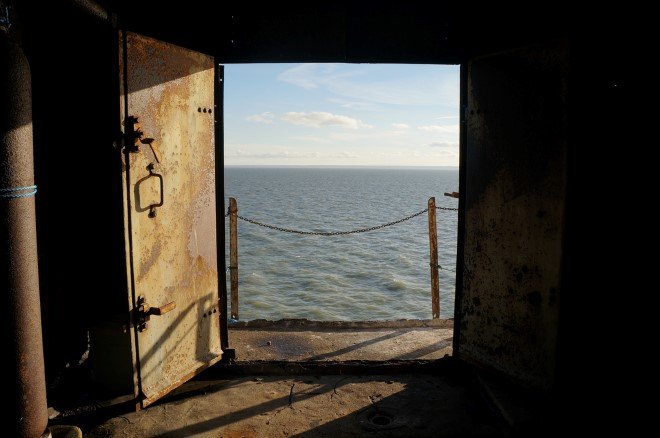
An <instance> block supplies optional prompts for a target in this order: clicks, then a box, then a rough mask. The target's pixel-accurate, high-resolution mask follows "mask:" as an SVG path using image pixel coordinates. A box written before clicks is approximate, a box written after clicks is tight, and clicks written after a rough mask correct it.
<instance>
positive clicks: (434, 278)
mask: <svg viewBox="0 0 660 438" xmlns="http://www.w3.org/2000/svg"><path fill="white" fill-rule="evenodd" d="M428 213H429V250H430V254H431V262H430V265H431V312H432V314H433V319H437V318H440V280H439V279H438V230H437V228H436V222H435V198H429V210H428Z"/></svg>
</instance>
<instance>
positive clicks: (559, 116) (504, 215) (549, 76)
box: [459, 43, 568, 388]
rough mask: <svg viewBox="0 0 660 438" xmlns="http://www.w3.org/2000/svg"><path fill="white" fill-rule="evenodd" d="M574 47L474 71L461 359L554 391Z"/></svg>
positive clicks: (511, 55) (475, 65)
mask: <svg viewBox="0 0 660 438" xmlns="http://www.w3.org/2000/svg"><path fill="white" fill-rule="evenodd" d="M567 58H568V49H567V47H566V46H565V45H562V44H561V43H553V44H551V45H547V46H544V47H534V48H528V49H521V50H515V51H511V52H508V53H504V54H498V55H493V56H487V57H482V58H479V59H476V60H473V61H471V62H470V63H469V65H468V90H467V93H468V99H467V102H468V115H467V157H466V172H467V173H466V186H465V189H464V190H466V196H465V206H466V215H465V236H464V238H465V247H464V276H463V284H464V288H463V295H462V301H461V303H460V304H461V308H462V317H461V318H460V324H461V325H460V339H459V346H460V353H459V354H460V355H461V357H462V358H465V359H468V360H471V361H473V362H477V363H479V364H483V365H486V366H488V367H492V368H495V369H497V370H500V371H503V372H504V373H505V374H507V375H509V376H512V377H514V378H517V379H519V380H522V381H523V382H525V383H527V384H529V385H531V386H534V387H540V388H549V387H551V386H552V385H553V383H554V370H555V364H556V351H557V346H556V343H557V329H558V313H559V312H558V310H559V298H560V281H561V272H560V271H561V270H560V267H561V259H562V241H563V223H564V208H565V192H566V171H567V168H566V156H567V128H566V102H565V101H566V86H567V70H568V69H567Z"/></svg>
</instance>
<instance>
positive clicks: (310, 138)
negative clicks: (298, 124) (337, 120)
mask: <svg viewBox="0 0 660 438" xmlns="http://www.w3.org/2000/svg"><path fill="white" fill-rule="evenodd" d="M289 140H294V141H306V142H312V143H326V144H327V143H330V140H328V139H327V138H324V137H316V136H314V135H292V136H290V137H289Z"/></svg>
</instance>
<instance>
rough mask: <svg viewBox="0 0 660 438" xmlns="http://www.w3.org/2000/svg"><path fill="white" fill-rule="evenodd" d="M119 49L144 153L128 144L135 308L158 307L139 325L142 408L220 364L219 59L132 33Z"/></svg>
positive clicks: (125, 111) (127, 102)
mask: <svg viewBox="0 0 660 438" xmlns="http://www.w3.org/2000/svg"><path fill="white" fill-rule="evenodd" d="M120 44H121V46H122V47H121V52H122V55H123V56H122V58H123V59H122V60H121V63H122V64H123V65H122V70H123V75H122V76H123V77H122V86H123V90H122V91H123V96H122V103H121V107H122V119H123V120H124V121H126V119H127V118H128V117H129V116H135V117H137V118H138V123H139V128H138V127H137V125H136V129H139V130H140V131H141V132H142V138H141V140H139V141H137V142H136V144H137V146H138V150H137V151H135V152H129V151H128V149H129V148H128V146H129V145H126V146H127V147H126V150H127V152H125V153H124V160H125V163H124V164H125V166H124V172H125V175H124V176H125V178H124V181H125V186H124V190H125V202H126V213H125V220H126V225H127V243H128V248H127V250H128V252H129V254H130V260H129V263H128V266H127V269H129V273H130V278H131V284H130V286H131V295H132V296H131V298H130V306H131V309H132V311H133V313H134V316H136V315H137V312H138V307H139V306H140V303H141V302H146V303H147V304H148V306H151V308H152V312H151V316H150V318H149V321H147V322H146V326H141V327H138V325H139V324H138V323H137V322H138V321H137V318H134V320H135V327H134V330H135V342H134V344H135V345H134V347H135V355H136V371H137V376H136V381H137V383H138V385H139V388H140V392H141V396H142V401H141V404H142V406H143V407H144V406H147V405H149V404H151V403H153V402H154V401H155V400H157V399H158V398H160V397H162V396H163V395H165V394H166V393H167V392H169V391H170V390H172V389H174V388H176V387H177V386H178V385H180V384H181V383H183V382H185V381H186V380H187V379H189V378H190V377H192V376H194V375H195V374H196V373H198V372H200V371H201V370H203V369H205V368H207V367H208V366H210V365H211V364H213V363H215V362H217V361H218V360H219V359H220V358H221V356H222V350H221V348H220V325H219V315H220V312H219V308H218V272H217V247H216V235H215V233H216V217H215V170H214V169H215V163H214V157H215V152H214V147H215V146H214V142H215V139H214V124H213V114H212V110H213V108H214V106H213V104H214V95H213V93H214V68H213V67H214V66H213V63H214V61H213V58H212V57H209V56H206V55H203V54H200V53H196V52H192V51H190V50H187V49H184V48H181V47H177V46H174V45H171V44H167V43H164V42H161V41H157V40H154V39H151V38H147V37H144V36H141V35H138V34H134V33H130V32H125V33H124V34H123V36H122V38H121V43H120ZM123 128H124V132H126V129H125V128H126V126H124V127H123ZM161 190H162V191H161ZM159 204H162V205H159ZM170 303H174V304H170ZM166 305H168V306H167V307H166V308H165V307H163V306H166ZM156 308H161V309H162V310H163V312H158V311H156V310H155V309H156ZM158 313H162V314H161V315H158Z"/></svg>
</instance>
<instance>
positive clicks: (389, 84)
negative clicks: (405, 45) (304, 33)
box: [277, 64, 459, 108]
mask: <svg viewBox="0 0 660 438" xmlns="http://www.w3.org/2000/svg"><path fill="white" fill-rule="evenodd" d="M347 69H350V70H347ZM416 70H417V71H416V72H415V73H414V74H412V75H408V76H406V77H388V78H387V79H376V80H374V77H373V76H371V75H367V74H366V69H365V68H363V67H360V66H354V67H353V66H341V67H340V66H339V65H337V64H301V65H297V66H295V67H292V68H290V69H288V70H285V71H283V72H282V73H280V74H279V76H278V77H277V79H278V80H279V81H282V82H286V83H289V84H292V85H296V86H298V87H301V88H304V89H306V90H313V89H325V90H327V91H329V92H331V93H333V94H335V95H337V96H342V97H344V98H346V99H347V100H348V102H346V103H347V104H348V105H350V106H347V108H358V106H354V104H358V105H361V103H363V102H370V103H379V104H390V105H437V104H444V105H450V106H455V105H456V106H457V105H458V101H459V77H458V74H456V75H451V76H447V75H445V74H442V70H441V69H440V68H437V66H424V67H417V69H416ZM370 76H371V77H370Z"/></svg>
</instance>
